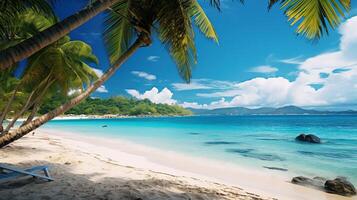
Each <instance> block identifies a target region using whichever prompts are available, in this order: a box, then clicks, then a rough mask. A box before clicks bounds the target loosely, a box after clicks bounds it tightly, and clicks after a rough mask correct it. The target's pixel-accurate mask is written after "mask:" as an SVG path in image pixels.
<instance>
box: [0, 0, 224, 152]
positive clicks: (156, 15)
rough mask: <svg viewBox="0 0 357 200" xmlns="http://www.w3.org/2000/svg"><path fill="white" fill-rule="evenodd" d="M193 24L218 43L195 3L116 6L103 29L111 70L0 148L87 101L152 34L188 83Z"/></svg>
mask: <svg viewBox="0 0 357 200" xmlns="http://www.w3.org/2000/svg"><path fill="white" fill-rule="evenodd" d="M154 2H155V3H154ZM193 24H194V25H196V26H197V27H198V28H199V30H201V32H202V33H203V34H204V35H205V36H206V37H208V38H211V39H213V40H215V41H217V40H218V39H217V35H216V33H215V31H214V28H213V26H212V24H211V22H210V21H209V19H208V18H207V16H206V15H205V13H204V11H203V9H202V8H201V6H200V5H199V3H198V2H197V1H195V0H171V1H166V0H155V1H153V0H146V1H142V0H126V1H123V2H120V3H117V4H116V5H115V6H113V8H112V11H111V13H110V15H109V16H108V19H107V20H106V26H107V29H106V31H105V33H104V35H105V41H106V44H107V48H108V52H109V57H110V60H111V67H110V68H109V69H108V70H107V71H106V73H104V74H103V75H102V76H101V77H100V78H99V79H98V80H97V81H96V82H94V83H93V84H92V85H91V86H89V87H88V88H87V89H86V90H85V91H84V92H82V93H80V94H79V95H78V96H76V97H74V98H73V99H71V100H70V101H68V102H66V103H65V104H63V105H61V106H60V107H58V108H56V109H54V110H52V111H51V112H49V113H47V114H44V115H42V116H40V117H38V118H37V119H35V120H33V121H32V122H30V123H28V124H26V125H24V126H22V127H20V128H18V129H16V130H14V131H10V132H8V133H6V134H3V135H1V136H0V147H3V146H5V145H7V144H9V143H11V142H13V141H15V140H17V139H19V138H21V137H22V136H24V135H25V134H27V133H29V132H31V131H32V130H34V129H35V128H37V127H39V126H41V125H42V124H44V123H46V122H48V121H49V120H51V119H53V118H54V117H56V116H58V115H60V114H62V113H64V112H66V111H67V110H69V109H71V108H72V107H74V106H75V105H77V104H78V103H80V102H81V101H82V100H84V99H85V98H87V97H88V96H89V95H90V94H91V93H92V92H94V91H95V90H96V89H97V88H98V87H99V86H101V85H102V84H103V83H104V82H105V81H106V80H108V79H109V78H110V77H111V76H112V75H113V74H114V73H115V72H116V70H117V69H118V68H119V67H120V66H121V65H122V64H123V62H125V61H126V60H127V59H128V58H129V57H130V56H131V55H133V54H134V52H135V51H136V50H138V49H139V48H140V47H143V46H149V45H150V44H151V36H152V32H155V33H156V34H157V35H158V37H159V39H160V40H161V42H162V43H163V44H164V45H165V46H166V47H167V50H168V51H169V53H170V54H171V56H172V58H173V59H174V60H175V61H176V63H177V66H178V70H179V72H180V75H181V76H182V77H183V78H184V79H185V80H186V81H189V80H190V78H191V67H192V64H194V63H195V62H196V49H195V44H194V31H193V26H192V25H193ZM133 41H134V42H133Z"/></svg>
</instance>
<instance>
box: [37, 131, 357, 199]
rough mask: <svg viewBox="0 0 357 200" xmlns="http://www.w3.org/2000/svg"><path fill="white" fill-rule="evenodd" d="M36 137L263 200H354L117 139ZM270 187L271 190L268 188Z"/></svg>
mask: <svg viewBox="0 0 357 200" xmlns="http://www.w3.org/2000/svg"><path fill="white" fill-rule="evenodd" d="M39 133H40V134H50V135H53V136H55V137H60V138H61V140H62V141H65V142H66V143H70V144H73V145H74V144H75V145H74V146H76V148H77V150H79V151H80V150H82V151H83V150H85V151H90V153H96V154H98V155H100V156H102V157H105V158H107V159H109V160H111V161H113V162H117V163H119V164H121V165H126V166H133V167H136V168H140V169H145V170H148V169H149V170H151V171H153V172H157V173H165V174H171V175H174V176H184V177H194V178H198V179H200V180H208V181H212V182H217V183H222V184H226V185H231V186H235V187H240V188H243V189H244V190H245V191H249V192H253V193H255V194H259V195H262V196H267V197H272V198H278V199H301V200H303V199H311V197H321V198H319V199H326V200H329V199H341V200H343V199H353V198H349V197H343V196H338V195H332V194H328V193H325V192H322V191H318V190H315V189H312V188H308V187H303V186H299V185H294V184H292V183H290V180H291V178H292V177H291V176H289V174H285V175H284V174H283V173H280V172H279V171H274V170H270V169H260V170H258V168H257V169H248V168H246V167H242V166H238V165H236V164H232V163H225V162H220V161H217V160H211V159H206V158H198V157H193V156H189V155H183V154H180V153H176V152H172V151H164V150H161V149H157V148H154V147H148V146H145V145H141V144H136V143H133V142H129V141H126V140H122V139H117V138H116V139H115V140H112V139H109V138H101V137H97V136H85V135H83V134H81V133H69V132H66V133H59V132H57V131H55V130H51V129H40V131H39ZM47 136H48V135H47ZM79 141H80V142H79ZM272 185H274V187H271V186H272Z"/></svg>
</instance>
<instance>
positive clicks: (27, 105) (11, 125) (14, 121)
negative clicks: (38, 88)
mask: <svg viewBox="0 0 357 200" xmlns="http://www.w3.org/2000/svg"><path fill="white" fill-rule="evenodd" d="M34 94H35V91H33V92H31V94H30V95H29V96H28V98H27V101H26V103H25V105H24V106H23V107H22V109H21V110H20V111H19V112H18V113H17V114H16V115H15V116H14V118H13V119H12V120H11V122H10V123H9V124H8V125H7V127H6V128H5V130H4V131H3V134H6V133H7V132H8V131H9V130H10V129H11V128H12V127H13V126H14V125H15V123H16V121H17V120H18V119H19V118H20V117H21V116H22V115H23V114H24V113H25V112H26V110H27V109H28V108H29V107H30V105H31V99H32V96H33V95H34Z"/></svg>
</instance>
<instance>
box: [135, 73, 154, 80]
mask: <svg viewBox="0 0 357 200" xmlns="http://www.w3.org/2000/svg"><path fill="white" fill-rule="evenodd" d="M131 73H132V74H134V75H135V76H137V77H140V78H144V79H146V80H149V81H153V80H156V76H155V75H153V74H149V73H146V72H141V71H132V72H131Z"/></svg>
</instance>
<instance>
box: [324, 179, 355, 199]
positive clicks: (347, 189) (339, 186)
mask: <svg viewBox="0 0 357 200" xmlns="http://www.w3.org/2000/svg"><path fill="white" fill-rule="evenodd" d="M325 190H326V192H329V193H333V194H339V195H343V196H352V195H356V189H355V187H354V186H353V185H352V183H350V182H349V181H347V180H346V178H336V179H334V180H328V181H326V183H325Z"/></svg>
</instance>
